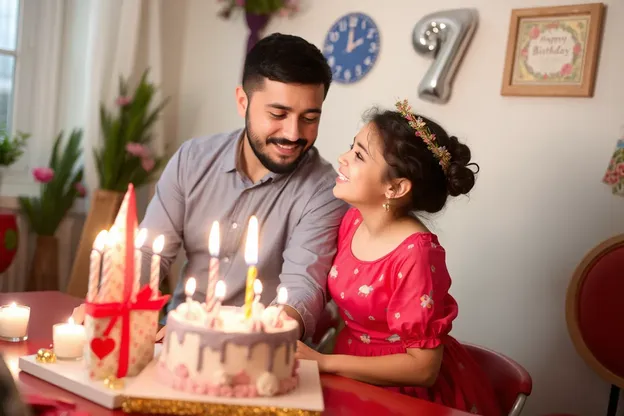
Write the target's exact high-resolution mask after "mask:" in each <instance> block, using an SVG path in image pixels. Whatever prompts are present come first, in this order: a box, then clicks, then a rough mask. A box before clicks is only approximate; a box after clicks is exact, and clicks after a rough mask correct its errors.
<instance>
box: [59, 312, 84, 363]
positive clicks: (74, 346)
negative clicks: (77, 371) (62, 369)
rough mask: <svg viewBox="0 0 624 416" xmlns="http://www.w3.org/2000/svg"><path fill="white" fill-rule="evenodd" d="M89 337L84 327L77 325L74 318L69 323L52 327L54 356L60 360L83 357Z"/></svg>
mask: <svg viewBox="0 0 624 416" xmlns="http://www.w3.org/2000/svg"><path fill="white" fill-rule="evenodd" d="M86 339H87V336H86V333H85V328H84V326H82V325H76V324H75V323H74V320H73V319H72V318H69V320H68V321H67V323H62V324H56V325H53V326H52V343H53V345H54V354H55V355H56V357H57V358H60V359H63V358H65V359H76V358H80V357H82V354H83V351H84V346H85V342H86Z"/></svg>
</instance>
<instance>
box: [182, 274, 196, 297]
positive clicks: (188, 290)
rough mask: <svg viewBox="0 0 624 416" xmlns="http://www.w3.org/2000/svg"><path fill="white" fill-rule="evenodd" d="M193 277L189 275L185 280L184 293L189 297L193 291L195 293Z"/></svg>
mask: <svg viewBox="0 0 624 416" xmlns="http://www.w3.org/2000/svg"><path fill="white" fill-rule="evenodd" d="M195 286H196V283H195V278H194V277H189V278H188V280H187V281H186V286H185V287H184V293H185V294H186V296H188V297H191V296H193V293H195Z"/></svg>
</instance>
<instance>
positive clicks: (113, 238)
mask: <svg viewBox="0 0 624 416" xmlns="http://www.w3.org/2000/svg"><path fill="white" fill-rule="evenodd" d="M119 239H120V235H119V230H118V229H117V227H115V226H114V225H113V226H112V227H111V228H110V230H109V231H108V233H107V234H106V245H105V247H104V251H103V253H102V274H101V275H100V284H99V287H98V291H97V295H96V297H97V298H98V300H99V301H102V300H103V298H105V297H106V282H107V281H108V279H110V274H111V273H112V270H113V247H115V245H117V244H118V243H119Z"/></svg>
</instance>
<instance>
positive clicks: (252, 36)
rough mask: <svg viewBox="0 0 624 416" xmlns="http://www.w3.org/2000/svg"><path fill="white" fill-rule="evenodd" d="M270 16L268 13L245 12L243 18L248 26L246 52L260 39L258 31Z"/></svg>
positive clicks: (264, 25) (262, 28) (260, 30)
mask: <svg viewBox="0 0 624 416" xmlns="http://www.w3.org/2000/svg"><path fill="white" fill-rule="evenodd" d="M270 18H271V16H270V15H268V14H255V13H245V20H247V27H248V28H249V37H248V38H247V53H249V51H250V50H251V49H252V48H253V47H254V45H255V44H256V43H257V42H258V41H259V40H260V32H262V30H264V28H265V27H266V25H267V23H269V19H270Z"/></svg>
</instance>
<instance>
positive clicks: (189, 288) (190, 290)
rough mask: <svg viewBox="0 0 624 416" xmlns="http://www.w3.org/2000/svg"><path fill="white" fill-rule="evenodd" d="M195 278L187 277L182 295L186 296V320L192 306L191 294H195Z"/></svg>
mask: <svg viewBox="0 0 624 416" xmlns="http://www.w3.org/2000/svg"><path fill="white" fill-rule="evenodd" d="M196 284H197V283H196V282H195V278H194V277H189V278H188V280H187V281H186V285H185V286H184V294H185V295H186V318H187V319H189V318H190V316H191V307H192V306H193V294H194V293H195V286H196Z"/></svg>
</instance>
